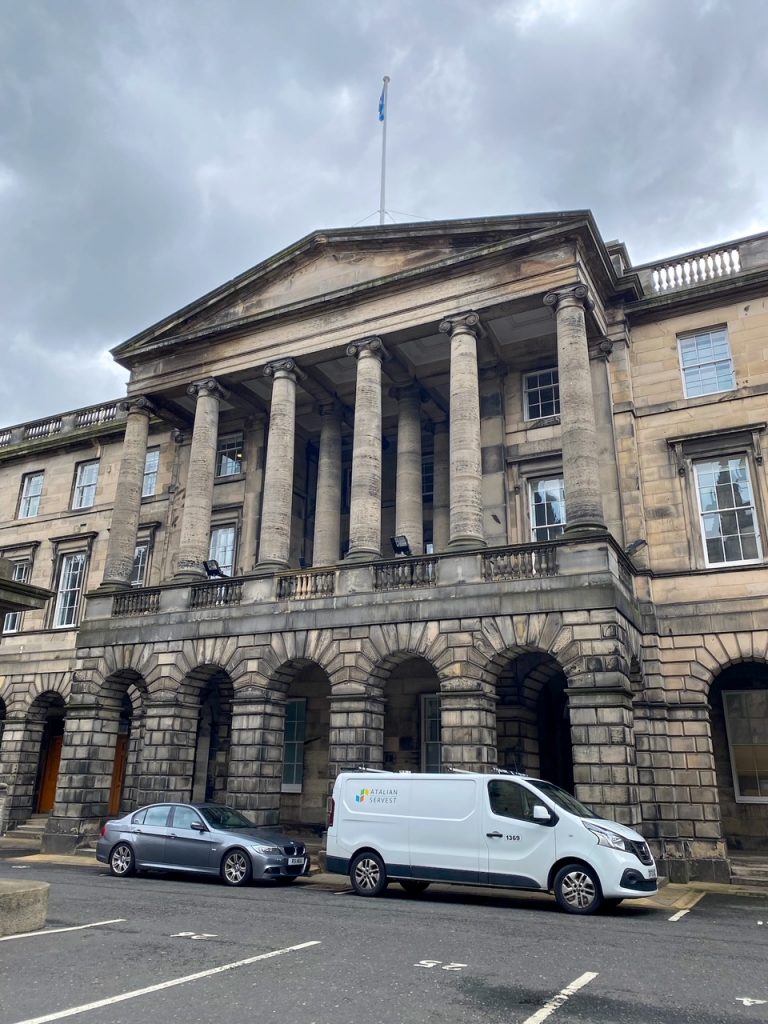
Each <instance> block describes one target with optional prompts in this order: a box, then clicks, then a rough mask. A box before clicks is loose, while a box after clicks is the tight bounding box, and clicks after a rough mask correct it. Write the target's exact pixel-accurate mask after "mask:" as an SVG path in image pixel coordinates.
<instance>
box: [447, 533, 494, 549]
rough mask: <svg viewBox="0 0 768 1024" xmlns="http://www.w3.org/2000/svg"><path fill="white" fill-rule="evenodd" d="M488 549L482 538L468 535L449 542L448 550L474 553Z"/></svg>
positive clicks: (453, 538)
mask: <svg viewBox="0 0 768 1024" xmlns="http://www.w3.org/2000/svg"><path fill="white" fill-rule="evenodd" d="M485 547H488V545H487V544H486V542H485V540H484V539H483V538H482V537H473V536H471V535H470V534H466V535H464V536H463V537H452V538H451V540H450V541H449V542H448V548H447V550H448V551H449V552H451V551H474V550H476V549H477V548H485Z"/></svg>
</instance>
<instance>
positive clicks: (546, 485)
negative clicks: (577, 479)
mask: <svg viewBox="0 0 768 1024" xmlns="http://www.w3.org/2000/svg"><path fill="white" fill-rule="evenodd" d="M530 492H531V529H532V534H533V539H534V540H552V539H553V538H555V537H559V536H560V535H561V534H562V532H563V527H564V526H565V490H564V487H563V480H562V477H553V478H552V479H549V480H536V481H532V482H531V484H530Z"/></svg>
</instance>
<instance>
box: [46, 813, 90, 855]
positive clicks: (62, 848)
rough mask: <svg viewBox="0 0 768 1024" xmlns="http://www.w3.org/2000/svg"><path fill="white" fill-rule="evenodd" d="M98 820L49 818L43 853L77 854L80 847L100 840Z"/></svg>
mask: <svg viewBox="0 0 768 1024" xmlns="http://www.w3.org/2000/svg"><path fill="white" fill-rule="evenodd" d="M99 826H100V820H99V819H98V818H76V817H71V818H70V817H66V818H62V817H54V816H53V815H51V816H50V817H49V818H48V823H47V825H46V827H45V832H44V833H43V839H42V842H41V844H40V850H41V852H42V853H75V851H76V850H77V849H78V847H80V846H85V845H86V844H87V843H89V842H91V841H93V840H95V839H97V838H98V835H99Z"/></svg>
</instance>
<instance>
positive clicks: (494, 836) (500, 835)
mask: <svg viewBox="0 0 768 1024" xmlns="http://www.w3.org/2000/svg"><path fill="white" fill-rule="evenodd" d="M485 834H486V835H487V836H488V838H489V839H503V838H504V833H503V832H486V833H485Z"/></svg>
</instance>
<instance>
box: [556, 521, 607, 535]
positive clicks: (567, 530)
mask: <svg viewBox="0 0 768 1024" xmlns="http://www.w3.org/2000/svg"><path fill="white" fill-rule="evenodd" d="M606 533H608V527H607V526H606V525H605V523H597V522H583V523H568V524H567V525H566V526H565V527H564V529H563V535H564V536H565V537H594V536H596V535H598V534H603V535H605V534H606Z"/></svg>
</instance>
